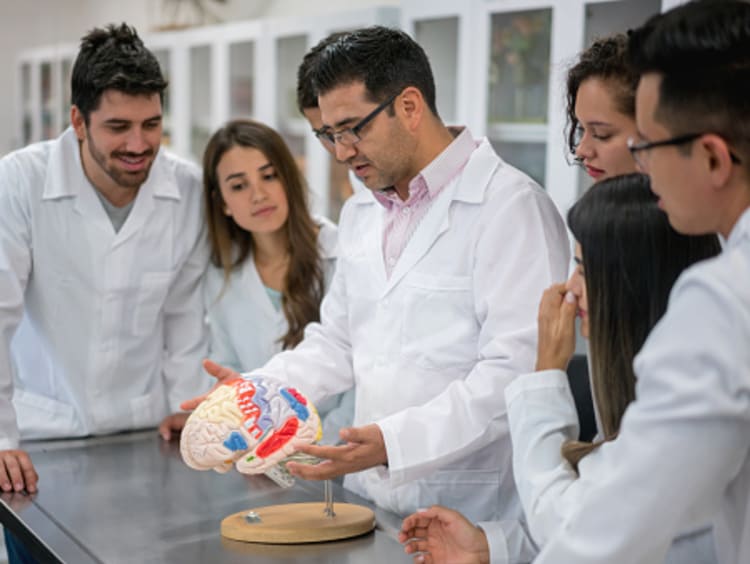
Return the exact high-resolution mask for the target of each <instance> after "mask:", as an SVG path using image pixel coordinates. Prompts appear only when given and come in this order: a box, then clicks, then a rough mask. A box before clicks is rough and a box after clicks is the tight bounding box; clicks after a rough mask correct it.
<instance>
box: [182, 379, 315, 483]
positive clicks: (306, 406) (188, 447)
mask: <svg viewBox="0 0 750 564" xmlns="http://www.w3.org/2000/svg"><path fill="white" fill-rule="evenodd" d="M321 436H322V429H321V426H320V418H319V417H318V412H317V410H316V409H315V406H313V404H312V402H310V400H308V399H307V397H305V396H304V395H303V394H301V393H300V392H299V391H298V390H296V389H294V388H290V387H288V386H284V385H282V384H281V383H280V382H277V381H275V380H271V379H266V378H262V377H252V378H245V377H243V378H235V379H233V380H229V381H227V382H223V383H222V385H221V386H219V387H218V388H216V389H215V390H214V391H213V392H211V393H210V394H209V395H208V397H207V398H206V399H205V400H204V401H203V403H201V404H200V405H199V406H198V408H197V409H196V410H195V411H194V412H193V413H192V414H191V415H190V417H189V418H188V420H187V423H186V424H185V428H184V429H183V430H182V436H181V438H180V452H181V453H182V459H183V460H184V461H185V463H186V464H187V465H188V466H190V467H191V468H194V469H196V470H216V471H217V472H222V473H223V472H227V471H228V470H229V469H230V468H231V467H232V465H233V464H234V465H235V467H236V468H237V470H238V471H239V472H242V473H243V474H261V473H263V472H266V471H267V470H269V469H270V468H271V467H273V466H275V465H276V464H278V463H279V462H280V461H282V460H284V459H285V458H287V457H288V456H291V455H292V454H294V453H295V452H296V446H297V445H299V444H308V443H314V442H317V441H319V440H320V438H321Z"/></svg>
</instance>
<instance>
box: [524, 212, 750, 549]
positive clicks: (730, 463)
mask: <svg viewBox="0 0 750 564" xmlns="http://www.w3.org/2000/svg"><path fill="white" fill-rule="evenodd" d="M749 343H750V210H746V211H745V212H744V214H743V215H742V216H741V218H740V219H739V221H738V222H737V224H736V225H735V227H734V229H733V230H732V233H731V235H730V237H729V239H728V241H727V245H726V247H725V249H724V251H723V253H722V254H721V255H720V256H718V257H716V258H714V259H710V260H707V261H704V262H702V263H700V264H698V265H696V266H693V267H692V268H690V269H688V270H687V271H686V272H685V273H683V275H682V276H681V277H680V279H679V280H678V281H677V284H676V285H675V287H674V289H673V290H672V294H671V296H670V302H669V308H668V309H667V313H666V314H665V316H664V317H663V318H662V320H661V321H660V322H659V323H658V324H657V326H656V327H655V328H654V330H653V331H652V333H651V335H650V336H649V338H648V340H647V341H646V343H645V345H644V347H643V349H642V351H641V352H640V354H639V355H638V356H637V357H636V360H635V372H636V374H637V376H638V383H637V387H636V398H637V399H636V401H635V402H633V403H632V404H631V405H630V406H629V408H628V410H627V411H626V413H625V417H624V418H623V421H622V425H621V428H620V434H619V436H618V439H617V440H616V441H614V442H612V443H608V444H606V445H604V446H602V447H601V449H600V452H601V458H602V461H601V471H600V473H599V475H598V476H597V479H596V480H592V481H591V484H590V486H589V487H588V488H587V490H588V492H587V495H586V496H585V497H584V498H583V499H582V501H581V504H580V506H579V507H578V508H576V510H575V511H573V512H572V513H571V515H570V517H569V518H568V519H567V520H566V521H565V523H564V524H563V525H562V526H561V527H560V530H559V532H558V534H556V535H555V536H554V537H553V538H552V539H551V541H550V542H549V543H548V544H547V546H546V547H545V549H544V551H543V553H542V554H543V556H540V557H539V560H538V562H539V563H544V564H552V563H554V564H573V563H575V564H587V563H594V562H596V563H600V562H607V563H609V564H625V563H631V562H632V563H642V562H644V563H645V562H648V563H650V562H660V561H661V560H663V558H664V554H665V553H666V552H667V549H668V547H669V544H670V541H671V539H672V538H673V537H674V536H675V533H676V532H677V531H679V530H682V529H685V528H687V527H689V526H690V524H691V523H696V522H700V520H708V519H712V518H713V519H714V535H715V539H716V549H717V552H718V555H719V562H722V563H725V564H730V563H731V564H740V563H741V564H745V563H747V562H750V345H749ZM686 525H687V527H686Z"/></svg>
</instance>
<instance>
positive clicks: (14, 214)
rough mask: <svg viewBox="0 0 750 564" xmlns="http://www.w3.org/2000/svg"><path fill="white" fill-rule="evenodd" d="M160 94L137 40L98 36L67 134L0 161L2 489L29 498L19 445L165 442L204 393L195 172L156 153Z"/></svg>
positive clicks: (157, 76) (84, 53)
mask: <svg viewBox="0 0 750 564" xmlns="http://www.w3.org/2000/svg"><path fill="white" fill-rule="evenodd" d="M166 85H167V84H166V81H165V80H164V78H163V76H162V73H161V70H160V68H159V64H158V62H157V60H156V58H155V57H154V56H153V54H152V53H151V52H149V51H148V50H147V49H146V48H145V47H144V45H143V43H142V42H141V40H140V39H139V37H138V36H137V34H136V32H135V30H133V29H132V28H130V27H128V26H126V25H125V24H122V25H120V26H109V27H108V28H106V29H95V30H93V31H91V32H90V33H89V34H88V35H86V36H85V37H84V38H83V40H82V43H81V49H80V52H79V54H78V57H77V59H76V62H75V65H74V67H73V73H72V101H73V106H72V109H71V123H72V127H71V128H68V129H67V130H66V131H65V132H64V133H63V134H62V135H61V136H60V137H59V138H57V139H55V140H53V141H47V142H43V143H37V144H34V145H30V146H29V147H26V148H24V149H21V150H19V151H16V152H14V153H11V154H10V155H7V156H6V157H4V158H3V159H2V160H0V186H1V187H2V189H1V190H0V295H2V300H0V335H2V341H0V489H1V490H2V491H4V492H7V491H21V490H24V489H25V490H26V491H28V492H30V493H33V492H35V491H36V490H37V479H38V478H37V474H36V472H35V471H34V466H33V463H32V461H31V459H30V457H29V455H28V453H27V452H26V451H25V450H23V449H19V448H18V447H19V439H42V438H57V437H80V436H85V435H91V434H103V433H111V432H116V431H121V430H126V429H135V428H144V427H150V426H156V425H158V424H159V423H160V422H162V421H163V425H164V429H163V430H164V432H165V433H168V429H169V419H168V418H167V416H168V414H169V413H170V411H176V410H177V405H178V403H177V402H178V400H179V399H182V398H184V397H185V394H191V393H194V392H197V391H200V390H201V388H202V387H203V385H204V384H205V381H204V380H203V378H202V376H201V373H200V368H199V365H200V359H201V358H202V356H203V355H204V354H205V351H206V349H205V337H204V329H203V322H202V305H201V296H200V287H199V282H200V278H201V275H202V273H203V270H204V268H205V265H206V262H207V255H206V247H205V244H204V233H203V232H204V228H203V223H204V222H203V218H202V212H201V186H200V174H199V170H198V169H197V167H195V166H193V165H190V164H188V163H185V162H183V161H180V160H178V159H176V158H175V157H173V156H170V155H169V154H166V153H165V152H164V151H160V150H159V145H160V142H161V134H162V93H163V91H164V88H165V87H166ZM24 312H25V317H24V316H23V314H24ZM22 317H23V321H22ZM17 328H18V332H17V334H16V336H15V339H14V340H13V342H12V343H11V340H12V339H13V337H14V333H16V330H17Z"/></svg>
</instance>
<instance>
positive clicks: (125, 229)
mask: <svg viewBox="0 0 750 564" xmlns="http://www.w3.org/2000/svg"><path fill="white" fill-rule="evenodd" d="M165 198H166V199H174V200H179V199H180V193H179V190H178V188H177V182H176V179H175V178H174V176H173V175H172V174H170V173H169V171H168V170H167V169H166V168H165V167H164V166H163V163H162V159H161V155H157V157H156V159H155V160H154V164H153V165H152V166H151V170H150V172H149V175H148V179H147V180H146V182H144V183H143V185H141V187H140V188H139V189H138V195H137V196H136V198H135V203H134V204H133V209H132V210H130V214H129V215H128V218H127V219H126V220H125V223H124V224H123V226H122V228H121V229H120V231H119V232H118V233H117V235H116V236H115V240H114V243H113V246H114V247H116V246H118V245H121V244H123V243H125V242H126V241H127V240H128V239H130V238H131V237H133V236H134V235H135V234H136V233H138V232H139V231H140V230H141V229H142V228H143V225H144V224H145V223H146V221H159V220H160V218H159V217H155V215H156V214H155V212H156V211H157V210H155V208H156V206H157V200H160V199H165ZM165 212H166V210H165Z"/></svg>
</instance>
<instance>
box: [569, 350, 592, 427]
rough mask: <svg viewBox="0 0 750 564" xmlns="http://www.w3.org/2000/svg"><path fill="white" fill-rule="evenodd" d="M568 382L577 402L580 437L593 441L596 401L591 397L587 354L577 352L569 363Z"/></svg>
mask: <svg viewBox="0 0 750 564" xmlns="http://www.w3.org/2000/svg"><path fill="white" fill-rule="evenodd" d="M568 382H569V383H570V390H571V391H572V392H573V399H574V400H575V402H576V411H577V412H578V422H579V423H580V425H581V432H580V435H579V439H580V440H582V441H591V440H592V439H593V438H594V437H595V436H596V417H595V415H594V402H593V400H592V399H591V382H590V380H589V363H588V359H587V358H586V355H584V354H576V355H573V358H572V359H570V364H568Z"/></svg>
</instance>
